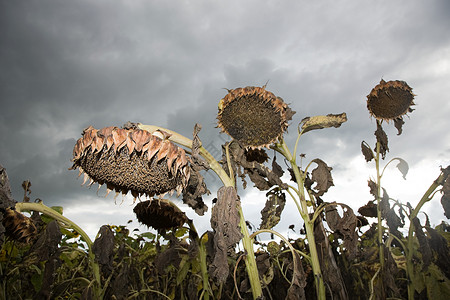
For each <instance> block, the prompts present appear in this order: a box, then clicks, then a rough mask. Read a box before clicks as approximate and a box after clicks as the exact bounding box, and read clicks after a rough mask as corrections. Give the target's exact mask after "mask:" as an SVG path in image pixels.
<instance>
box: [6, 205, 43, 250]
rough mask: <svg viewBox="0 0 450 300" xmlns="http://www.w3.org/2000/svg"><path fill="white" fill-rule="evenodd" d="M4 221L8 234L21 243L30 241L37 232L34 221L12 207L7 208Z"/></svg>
mask: <svg viewBox="0 0 450 300" xmlns="http://www.w3.org/2000/svg"><path fill="white" fill-rule="evenodd" d="M2 222H3V226H5V230H6V231H5V234H6V236H7V237H9V238H10V239H12V240H15V241H18V242H20V243H29V242H30V241H31V240H32V239H33V238H34V237H35V236H36V234H37V229H36V226H35V225H34V223H33V221H32V220H31V219H30V218H28V217H27V216H24V215H23V214H21V213H19V212H17V211H15V210H13V209H11V208H7V209H6V210H5V213H4V215H3V220H2Z"/></svg>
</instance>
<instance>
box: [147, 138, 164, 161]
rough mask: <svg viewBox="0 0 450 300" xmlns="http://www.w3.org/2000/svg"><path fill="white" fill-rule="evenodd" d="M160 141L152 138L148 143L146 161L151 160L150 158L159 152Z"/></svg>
mask: <svg viewBox="0 0 450 300" xmlns="http://www.w3.org/2000/svg"><path fill="white" fill-rule="evenodd" d="M161 144H162V140H161V139H160V138H158V137H156V136H152V137H151V139H150V143H149V150H148V160H150V159H152V157H153V156H154V155H155V154H156V152H158V151H159V149H160V148H161Z"/></svg>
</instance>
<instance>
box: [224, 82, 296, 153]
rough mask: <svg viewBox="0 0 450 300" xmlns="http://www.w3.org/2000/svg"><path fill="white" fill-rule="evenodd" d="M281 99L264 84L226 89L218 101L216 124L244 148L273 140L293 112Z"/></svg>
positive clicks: (286, 125)
mask: <svg viewBox="0 0 450 300" xmlns="http://www.w3.org/2000/svg"><path fill="white" fill-rule="evenodd" d="M294 113H295V112H294V111H292V110H291V109H290V108H289V107H288V105H287V104H286V103H284V101H283V99H281V98H280V97H276V96H275V95H274V94H273V93H272V92H269V91H266V89H265V86H263V87H253V86H248V87H245V88H237V89H234V90H229V91H228V94H227V95H226V96H225V97H224V98H223V99H221V100H220V102H219V113H218V115H217V119H218V126H219V128H221V129H222V131H223V132H225V133H227V134H228V135H230V136H231V137H232V138H233V139H235V140H237V141H238V142H239V143H240V144H241V145H242V146H243V147H245V148H252V149H254V148H261V147H267V146H269V145H271V144H273V143H275V142H277V141H278V140H279V139H280V138H281V137H282V135H283V133H284V132H285V131H286V129H287V127H288V121H289V120H291V119H292V116H293V115H294Z"/></svg>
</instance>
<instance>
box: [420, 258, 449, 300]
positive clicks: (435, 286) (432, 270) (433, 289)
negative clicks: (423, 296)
mask: <svg viewBox="0 0 450 300" xmlns="http://www.w3.org/2000/svg"><path fill="white" fill-rule="evenodd" d="M425 285H426V286H427V295H428V299H450V280H448V278H447V277H445V275H444V274H442V272H441V270H440V269H439V267H438V266H436V265H435V264H431V265H430V266H429V267H428V274H427V275H426V276H425Z"/></svg>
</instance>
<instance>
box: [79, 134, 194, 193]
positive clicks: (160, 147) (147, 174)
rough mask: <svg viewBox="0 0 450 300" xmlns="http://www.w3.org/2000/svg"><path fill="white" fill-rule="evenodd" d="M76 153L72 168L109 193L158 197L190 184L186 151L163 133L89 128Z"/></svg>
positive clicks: (179, 191) (180, 189)
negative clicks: (104, 185) (129, 193)
mask: <svg viewBox="0 0 450 300" xmlns="http://www.w3.org/2000/svg"><path fill="white" fill-rule="evenodd" d="M82 135H83V137H82V138H80V139H78V141H77V142H76V144H75V147H74V149H73V166H72V168H71V169H76V168H78V169H79V171H80V175H81V174H82V173H84V182H83V184H84V183H85V182H86V181H87V180H88V179H89V180H90V184H93V183H94V182H96V183H98V184H99V188H100V186H101V185H103V184H106V186H107V193H109V192H110V191H111V190H115V191H116V193H117V194H118V193H120V192H121V193H122V194H127V193H128V191H130V192H131V194H132V195H133V197H135V198H136V197H140V196H141V195H147V196H150V197H152V196H155V195H163V194H165V193H167V192H173V191H174V190H176V191H177V194H180V193H181V191H182V190H183V188H184V187H185V186H186V184H187V182H188V181H189V164H188V158H187V157H186V153H185V151H184V150H183V149H182V148H180V147H178V146H177V145H175V144H174V143H172V142H171V141H169V140H168V139H167V138H166V137H167V134H165V133H164V132H159V131H158V132H154V133H150V132H148V131H146V130H141V129H136V128H129V129H121V128H118V127H113V126H111V127H105V128H102V129H100V130H97V129H95V128H93V127H92V126H89V127H88V128H86V129H85V130H84V131H83V134H82Z"/></svg>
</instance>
